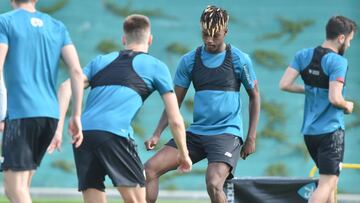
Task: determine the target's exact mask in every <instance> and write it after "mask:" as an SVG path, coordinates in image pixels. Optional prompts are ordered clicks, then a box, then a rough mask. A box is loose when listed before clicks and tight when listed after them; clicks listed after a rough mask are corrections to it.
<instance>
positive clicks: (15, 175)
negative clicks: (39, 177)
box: [1, 118, 58, 202]
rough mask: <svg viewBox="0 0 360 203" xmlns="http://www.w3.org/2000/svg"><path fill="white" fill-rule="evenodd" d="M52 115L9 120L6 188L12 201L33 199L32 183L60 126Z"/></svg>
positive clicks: (5, 141) (4, 166) (5, 148)
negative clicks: (31, 195) (50, 116)
mask: <svg viewBox="0 0 360 203" xmlns="http://www.w3.org/2000/svg"><path fill="white" fill-rule="evenodd" d="M57 122H58V121H57V120H56V119H52V118H28V119H15V120H9V121H6V125H5V126H6V127H5V131H4V134H3V148H2V152H3V156H4V162H3V163H2V165H1V167H2V170H3V171H5V172H4V180H5V181H4V187H5V192H6V195H7V197H8V198H9V199H10V200H11V201H12V202H31V197H30V185H31V179H32V176H33V174H34V171H35V169H36V168H37V167H38V166H40V163H41V160H42V158H43V157H44V154H45V152H46V149H47V147H48V145H49V144H50V142H51V139H52V137H53V136H54V132H55V130H56V126H57Z"/></svg>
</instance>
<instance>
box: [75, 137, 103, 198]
mask: <svg viewBox="0 0 360 203" xmlns="http://www.w3.org/2000/svg"><path fill="white" fill-rule="evenodd" d="M83 135H84V140H83V143H82V144H81V145H80V147H78V148H75V147H73V150H74V158H75V166H76V174H77V177H78V190H79V191H81V192H82V195H83V200H84V202H85V203H105V202H106V194H105V185H104V181H105V176H106V170H105V168H104V167H103V165H102V162H101V161H100V160H99V158H98V157H97V146H99V145H101V143H104V142H105V141H106V135H104V136H103V134H102V131H83Z"/></svg>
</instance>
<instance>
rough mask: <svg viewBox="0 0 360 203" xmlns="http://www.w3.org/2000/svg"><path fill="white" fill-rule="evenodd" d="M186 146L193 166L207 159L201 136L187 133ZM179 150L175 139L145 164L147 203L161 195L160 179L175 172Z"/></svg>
mask: <svg viewBox="0 0 360 203" xmlns="http://www.w3.org/2000/svg"><path fill="white" fill-rule="evenodd" d="M186 145H187V148H188V150H189V156H190V158H191V161H192V162H193V164H195V163H196V162H198V161H200V160H202V159H204V158H205V152H204V150H203V149H202V146H201V143H200V137H199V135H194V134H192V133H189V132H188V133H187V136H186ZM177 156H178V150H177V149H176V143H175V141H174V139H171V140H170V141H169V142H168V143H167V144H166V145H165V146H164V147H163V148H162V149H161V150H160V151H159V152H157V153H156V154H155V155H154V156H153V157H151V158H150V159H149V160H148V161H147V162H146V163H145V172H146V201H147V202H148V203H153V202H156V199H157V196H158V193H159V177H160V176H161V175H163V174H165V173H166V172H168V171H171V170H175V169H176V168H177V167H178V163H177Z"/></svg>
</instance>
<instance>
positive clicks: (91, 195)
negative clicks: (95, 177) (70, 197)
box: [82, 188, 106, 203]
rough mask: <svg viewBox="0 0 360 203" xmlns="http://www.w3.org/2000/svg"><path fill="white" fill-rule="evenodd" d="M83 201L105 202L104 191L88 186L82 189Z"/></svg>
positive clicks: (88, 202) (90, 202)
mask: <svg viewBox="0 0 360 203" xmlns="http://www.w3.org/2000/svg"><path fill="white" fill-rule="evenodd" d="M82 195H83V200H84V203H106V194H105V192H104V191H101V190H98V189H95V188H88V189H86V190H84V191H82Z"/></svg>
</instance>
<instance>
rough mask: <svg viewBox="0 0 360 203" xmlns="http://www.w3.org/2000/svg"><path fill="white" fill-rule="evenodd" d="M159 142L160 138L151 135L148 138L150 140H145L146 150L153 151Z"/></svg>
mask: <svg viewBox="0 0 360 203" xmlns="http://www.w3.org/2000/svg"><path fill="white" fill-rule="evenodd" d="M159 140H160V136H158V135H153V136H152V137H150V139H148V140H146V141H145V142H144V144H145V147H146V150H148V151H149V150H153V149H154V148H155V147H156V145H157V144H158V143H159Z"/></svg>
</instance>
